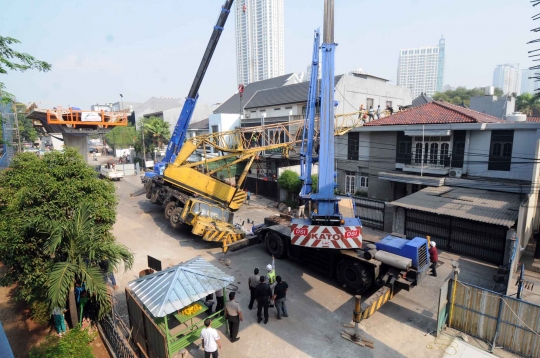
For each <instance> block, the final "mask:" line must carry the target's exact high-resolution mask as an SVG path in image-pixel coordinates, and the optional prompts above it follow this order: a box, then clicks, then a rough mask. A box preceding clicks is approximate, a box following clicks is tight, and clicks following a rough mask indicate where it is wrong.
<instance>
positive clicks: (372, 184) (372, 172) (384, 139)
mask: <svg viewBox="0 0 540 358" xmlns="http://www.w3.org/2000/svg"><path fill="white" fill-rule="evenodd" d="M396 141H397V133H396V132H372V133H371V135H370V147H371V148H370V153H369V154H370V157H369V158H370V160H369V189H368V196H369V197H370V198H373V199H379V200H386V201H391V200H394V191H393V187H392V182H390V181H388V180H379V172H383V171H393V170H395V166H396V147H395V145H396Z"/></svg>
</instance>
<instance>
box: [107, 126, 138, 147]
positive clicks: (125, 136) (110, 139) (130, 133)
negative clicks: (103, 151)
mask: <svg viewBox="0 0 540 358" xmlns="http://www.w3.org/2000/svg"><path fill="white" fill-rule="evenodd" d="M105 140H106V141H107V144H109V145H110V146H111V147H113V148H115V149H116V148H129V147H130V146H134V145H135V144H137V131H136V130H135V127H134V126H133V125H131V124H129V125H128V126H127V127H122V126H116V127H114V128H113V129H112V130H111V131H109V132H108V133H107V134H105Z"/></svg>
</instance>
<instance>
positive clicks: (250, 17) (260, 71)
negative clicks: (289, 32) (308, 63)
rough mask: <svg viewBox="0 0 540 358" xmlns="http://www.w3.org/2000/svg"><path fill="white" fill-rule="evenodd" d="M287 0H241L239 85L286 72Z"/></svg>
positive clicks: (237, 58)
mask: <svg viewBox="0 0 540 358" xmlns="http://www.w3.org/2000/svg"><path fill="white" fill-rule="evenodd" d="M284 45H285V43H284V21H283V0H240V1H238V2H237V3H236V66H237V81H238V84H244V85H246V84H248V83H251V82H257V81H262V80H265V79H268V78H273V77H277V76H281V75H283V74H284V73H285V46H284Z"/></svg>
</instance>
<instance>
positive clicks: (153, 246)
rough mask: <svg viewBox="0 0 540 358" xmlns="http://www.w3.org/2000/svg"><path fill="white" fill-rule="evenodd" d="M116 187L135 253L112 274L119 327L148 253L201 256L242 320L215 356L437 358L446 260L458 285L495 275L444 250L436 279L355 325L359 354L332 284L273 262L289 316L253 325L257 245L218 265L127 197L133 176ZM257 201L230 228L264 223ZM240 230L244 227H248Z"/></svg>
mask: <svg viewBox="0 0 540 358" xmlns="http://www.w3.org/2000/svg"><path fill="white" fill-rule="evenodd" d="M115 185H116V187H117V194H118V197H119V206H118V216H117V223H116V224H115V226H114V234H115V235H116V237H117V238H118V240H119V241H120V242H121V243H123V244H125V245H127V246H128V247H129V248H130V249H131V250H132V251H133V252H134V253H135V263H134V267H133V269H132V270H129V271H126V272H119V273H117V275H116V276H117V281H118V284H119V286H120V289H119V290H118V291H116V295H115V297H116V299H117V302H118V303H117V305H116V307H117V310H118V311H119V312H120V314H121V316H122V318H123V319H124V320H125V322H126V323H127V322H129V318H128V315H127V309H126V305H125V294H124V288H125V287H126V285H127V283H128V282H129V281H132V280H133V279H135V278H137V277H138V272H139V271H141V270H143V269H145V268H147V255H150V256H153V257H155V258H157V259H159V260H161V261H162V264H163V267H168V266H172V265H176V264H178V263H180V262H183V261H187V260H189V259H191V258H193V257H196V256H201V257H203V258H205V259H206V260H208V261H209V262H211V263H212V264H214V265H216V266H217V267H220V268H221V269H222V270H224V271H226V272H229V273H230V274H231V275H233V276H234V277H235V281H236V283H235V284H236V285H237V286H238V291H237V296H236V297H237V301H238V302H239V303H240V305H241V307H242V308H243V309H244V317H245V319H244V322H242V323H241V325H240V333H239V336H240V337H241V338H242V339H241V340H240V341H239V342H237V343H234V344H232V343H230V342H229V340H228V339H227V338H226V337H225V335H224V327H222V329H221V331H222V334H221V338H222V345H223V349H222V351H221V352H220V356H221V357H261V358H264V357H272V358H275V357H276V356H277V357H279V356H282V357H352V356H360V357H426V358H427V357H442V356H443V354H444V352H443V351H444V349H442V350H441V349H439V350H433V349H430V348H428V347H429V346H430V344H431V343H432V342H433V341H434V337H433V336H432V335H426V333H428V332H432V331H434V330H435V327H436V316H437V305H438V299H439V288H440V286H441V285H442V283H443V282H444V281H445V280H446V278H447V277H449V276H450V274H451V271H452V268H451V265H450V263H451V261H452V260H454V259H455V260H458V261H459V262H460V265H461V267H462V274H461V275H460V279H461V280H464V281H467V282H471V283H474V284H477V285H482V286H484V287H486V286H489V285H491V282H490V281H489V278H490V277H491V275H492V273H494V271H495V270H496V268H495V267H493V266H490V265H486V264H480V263H477V262H475V261H473V260H470V259H467V258H463V257H459V256H457V255H450V254H448V253H444V252H442V253H441V254H440V260H441V261H442V266H441V267H440V268H439V269H438V272H439V276H438V277H437V278H433V277H428V279H426V280H424V281H423V282H422V283H421V285H420V286H419V287H417V288H415V289H414V290H412V291H411V292H400V293H399V294H398V295H396V297H394V299H393V300H392V301H390V302H388V303H387V304H386V305H384V306H383V307H382V308H381V309H380V310H379V312H377V313H375V314H374V315H373V316H372V317H370V318H369V319H368V320H365V321H364V322H363V323H362V324H361V328H362V329H363V330H364V332H365V335H366V336H367V337H368V338H369V339H371V340H373V341H375V349H373V350H371V349H369V348H362V347H359V346H357V345H355V344H353V343H350V342H347V341H345V340H344V339H342V338H341V336H340V331H341V330H342V329H343V324H344V323H348V322H350V321H351V318H352V311H353V298H352V296H351V295H350V294H348V293H347V292H345V291H344V290H343V289H341V288H340V287H339V285H338V283H337V282H336V281H335V280H334V279H333V278H329V277H325V276H324V275H321V274H319V273H318V272H315V271H313V270H311V269H307V268H305V267H303V266H301V265H300V264H298V263H296V262H292V261H288V260H277V262H276V271H277V274H279V275H281V276H282V277H283V280H284V281H286V282H287V283H288V284H289V292H288V294H287V305H288V309H289V315H290V317H289V318H283V319H282V320H281V321H277V319H276V318H275V309H271V311H270V312H271V314H270V321H269V323H268V324H267V325H264V324H257V321H256V312H255V311H249V310H248V309H247V305H248V302H249V290H248V285H247V279H248V277H249V275H250V274H251V273H252V271H253V268H254V267H260V268H262V267H264V266H265V265H266V264H268V263H270V260H271V259H270V257H269V255H268V254H267V252H266V250H265V248H264V247H263V246H262V245H255V246H251V247H249V248H247V249H244V250H241V251H238V252H233V253H228V254H226V256H225V257H227V258H228V259H230V262H231V264H230V266H228V267H227V266H222V265H220V263H219V259H220V258H222V257H224V254H222V253H221V247H220V245H218V244H213V243H208V242H204V241H202V240H201V239H200V238H199V237H196V236H193V235H191V234H190V233H189V232H186V231H176V230H173V229H171V228H170V226H169V224H168V222H167V221H166V220H165V219H164V217H163V208H161V206H157V205H153V204H151V203H150V202H149V201H148V200H147V199H146V198H145V197H144V196H139V197H136V198H130V197H129V194H130V193H132V192H134V191H135V190H137V189H139V188H140V187H141V183H140V179H139V178H138V177H127V178H124V179H123V180H122V181H120V182H115ZM255 202H256V203H254V205H251V206H247V205H245V206H243V207H242V208H241V209H240V210H239V211H238V212H237V213H236V214H235V222H237V223H242V221H246V219H247V218H249V219H250V221H254V222H255V223H261V222H262V221H263V219H264V217H266V216H268V215H269V214H271V213H273V211H271V210H269V209H267V208H266V207H265V205H259V204H257V200H255ZM244 225H245V226H248V225H247V222H246V223H245V224H244ZM365 234H366V236H369V237H370V238H371V239H373V240H376V239H377V238H379V237H382V236H384V235H385V234H384V233H381V232H377V231H374V230H369V229H366V230H365ZM368 294H369V293H368ZM368 294H366V295H365V297H368ZM448 344H450V342H448ZM189 352H190V354H191V355H192V356H193V357H202V356H203V352H202V350H200V349H197V348H196V346H195V345H193V346H191V347H190V349H189Z"/></svg>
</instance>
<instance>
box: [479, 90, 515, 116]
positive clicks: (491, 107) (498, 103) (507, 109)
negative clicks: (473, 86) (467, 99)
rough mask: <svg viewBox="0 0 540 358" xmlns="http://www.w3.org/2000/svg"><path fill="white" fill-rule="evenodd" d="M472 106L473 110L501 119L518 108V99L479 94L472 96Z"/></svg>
mask: <svg viewBox="0 0 540 358" xmlns="http://www.w3.org/2000/svg"><path fill="white" fill-rule="evenodd" d="M470 108H471V109H472V110H473V111H477V112H480V113H485V114H489V115H490V116H494V117H497V118H501V119H506V116H507V115H509V114H512V113H513V112H514V111H515V110H516V100H515V98H514V97H501V98H497V96H479V97H471V104H470Z"/></svg>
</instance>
